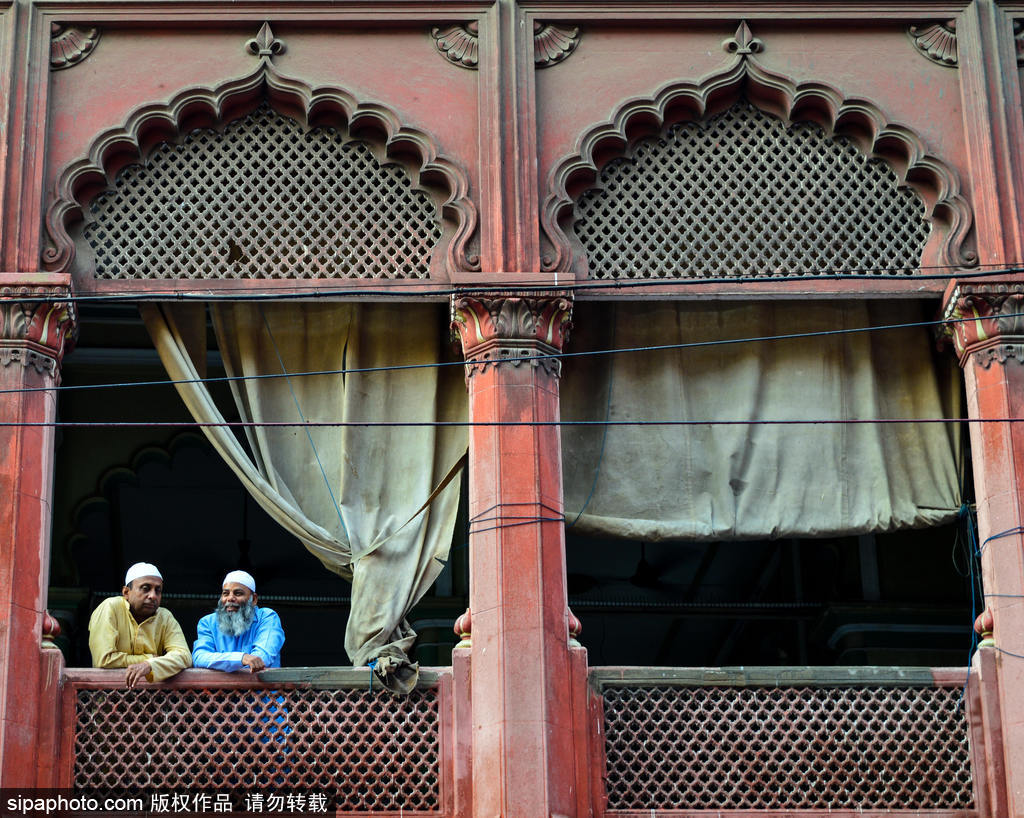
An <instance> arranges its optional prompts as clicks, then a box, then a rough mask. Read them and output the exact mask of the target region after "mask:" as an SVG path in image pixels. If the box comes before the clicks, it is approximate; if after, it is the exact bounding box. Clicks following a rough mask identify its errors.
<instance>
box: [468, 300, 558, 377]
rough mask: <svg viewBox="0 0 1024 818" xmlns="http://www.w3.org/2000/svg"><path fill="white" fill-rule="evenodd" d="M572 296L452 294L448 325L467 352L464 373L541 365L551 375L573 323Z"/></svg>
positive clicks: (556, 374)
mask: <svg viewBox="0 0 1024 818" xmlns="http://www.w3.org/2000/svg"><path fill="white" fill-rule="evenodd" d="M571 319H572V299H571V298H570V297H567V296H565V295H558V294H550V295H548V294H544V295H529V296H527V295H498V296H488V297H483V296H452V329H454V330H456V331H458V333H459V338H460V340H461V341H462V352H463V354H464V355H465V356H466V362H467V364H468V365H467V367H466V377H467V378H468V377H471V376H472V375H474V374H476V373H477V372H483V371H485V370H486V369H487V367H489V366H520V365H521V364H523V363H529V364H530V365H531V366H534V367H537V366H539V367H542V368H543V369H544V371H545V372H547V373H548V374H549V375H552V376H553V377H558V376H559V374H560V373H561V361H559V360H558V359H557V358H548V357H545V356H547V355H556V354H557V353H559V352H561V351H562V347H563V346H564V344H565V342H566V340H568V337H569V330H570V328H571V327H572V320H571Z"/></svg>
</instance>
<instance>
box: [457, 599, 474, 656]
mask: <svg viewBox="0 0 1024 818" xmlns="http://www.w3.org/2000/svg"><path fill="white" fill-rule="evenodd" d="M452 630H454V631H455V635H456V636H457V637H459V640H460V641H459V644H457V645H456V646H455V647H456V648H471V647H473V638H472V637H473V621H472V619H471V617H470V615H469V608H466V612H465V613H464V614H463V615H462V616H460V617H459V618H458V619H456V620H455V627H454V628H452Z"/></svg>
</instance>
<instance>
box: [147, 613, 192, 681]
mask: <svg viewBox="0 0 1024 818" xmlns="http://www.w3.org/2000/svg"><path fill="white" fill-rule="evenodd" d="M157 649H158V650H162V651H163V655H162V656H154V657H153V658H152V659H150V660H149V666H150V668H151V672H150V674H149V681H151V682H162V681H163V680H164V679H168V678H170V677H171V676H173V675H174V674H175V673H179V672H180V671H182V670H184V669H185V668H188V667H192V651H191V650H189V647H188V642H186V641H185V634H183V633H182V632H181V625H179V624H178V620H176V619H175V618H174V617H173V616H172V615H171V614H170V612H168V614H167V617H166V620H165V621H164V622H163V623H162V627H161V629H160V644H159V645H158V646H157Z"/></svg>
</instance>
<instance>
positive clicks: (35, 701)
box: [0, 273, 75, 787]
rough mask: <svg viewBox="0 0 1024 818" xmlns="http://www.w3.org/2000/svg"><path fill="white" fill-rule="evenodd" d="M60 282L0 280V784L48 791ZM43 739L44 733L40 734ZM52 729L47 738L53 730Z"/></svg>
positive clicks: (63, 289)
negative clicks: (46, 621) (46, 635)
mask: <svg viewBox="0 0 1024 818" xmlns="http://www.w3.org/2000/svg"><path fill="white" fill-rule="evenodd" d="M69 286H70V280H69V277H68V276H62V275H29V274H11V273H0V420H2V421H3V422H4V423H5V424H10V423H25V424H41V425H26V426H13V425H0V452H2V453H3V456H2V457H0V497H2V498H3V501H2V502H0V542H2V543H3V544H4V547H3V548H2V549H0V787H33V786H39V785H41V786H47V785H48V784H49V783H50V782H48V781H41V780H40V778H41V777H42V773H41V772H40V767H39V766H38V765H37V763H36V760H35V759H36V754H37V752H38V753H39V754H40V755H43V756H46V755H49V754H54V753H56V749H57V748H55V747H53V748H49V747H39V740H40V727H41V716H40V713H41V711H43V712H46V711H47V709H48V708H47V705H50V706H52V705H53V703H52V702H50V703H47V702H43V701H42V699H43V694H42V688H43V687H44V685H45V684H46V683H47V680H46V679H44V678H43V674H42V667H43V654H42V647H41V639H42V631H43V614H44V611H45V607H46V588H47V584H48V582H49V573H50V544H49V537H50V517H51V514H52V511H51V509H52V490H53V441H54V428H53V426H52V425H49V424H52V423H53V421H54V420H55V419H56V414H57V413H56V408H57V405H56V396H55V394H54V392H53V391H52V388H53V387H55V386H57V384H58V383H59V381H60V363H61V359H62V357H63V354H64V351H65V348H66V347H67V346H68V345H69V341H70V339H71V335H72V332H73V330H74V320H75V315H74V307H73V305H72V304H71V303H70V302H68V301H54V300H52V299H54V298H67V297H68V296H69V295H70V289H69ZM43 732H47V731H46V730H45V729H44V730H43ZM51 732H52V731H51Z"/></svg>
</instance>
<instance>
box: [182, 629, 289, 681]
mask: <svg viewBox="0 0 1024 818" xmlns="http://www.w3.org/2000/svg"><path fill="white" fill-rule="evenodd" d="M275 616H276V614H275ZM215 627H216V620H215V618H214V617H213V616H212V615H211V616H204V617H203V618H202V619H200V620H199V626H198V628H197V629H196V630H197V635H196V641H195V645H193V647H192V666H193V667H208V668H210V669H211V670H223V671H227V672H228V673H233V672H234V671H236V670H241V669H242V668H243V667H244V665H243V664H242V656H243V654H242V652H241V651H231V652H227V653H225V652H223V651H218V650H217V642H216V639H215V638H214V633H213V629H214V628H215ZM281 641H282V642H283V641H284V634H283V633H282V635H281ZM264 661H265V660H264Z"/></svg>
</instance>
